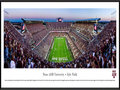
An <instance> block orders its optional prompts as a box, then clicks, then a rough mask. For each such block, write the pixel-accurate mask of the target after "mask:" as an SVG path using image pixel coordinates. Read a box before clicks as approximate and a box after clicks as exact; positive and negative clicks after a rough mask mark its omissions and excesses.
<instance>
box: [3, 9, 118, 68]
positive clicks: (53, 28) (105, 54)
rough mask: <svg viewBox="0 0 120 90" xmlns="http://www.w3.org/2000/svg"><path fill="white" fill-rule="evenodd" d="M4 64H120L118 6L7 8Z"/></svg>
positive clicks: (70, 66)
mask: <svg viewBox="0 0 120 90" xmlns="http://www.w3.org/2000/svg"><path fill="white" fill-rule="evenodd" d="M4 68H116V9H115V8H5V9H4Z"/></svg>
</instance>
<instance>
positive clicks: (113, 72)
mask: <svg viewBox="0 0 120 90" xmlns="http://www.w3.org/2000/svg"><path fill="white" fill-rule="evenodd" d="M112 76H113V78H115V76H116V70H112Z"/></svg>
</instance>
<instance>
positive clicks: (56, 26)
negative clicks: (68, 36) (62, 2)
mask: <svg viewBox="0 0 120 90" xmlns="http://www.w3.org/2000/svg"><path fill="white" fill-rule="evenodd" d="M46 27H47V28H48V29H49V30H66V29H69V28H70V27H71V23H68V22H47V24H46Z"/></svg>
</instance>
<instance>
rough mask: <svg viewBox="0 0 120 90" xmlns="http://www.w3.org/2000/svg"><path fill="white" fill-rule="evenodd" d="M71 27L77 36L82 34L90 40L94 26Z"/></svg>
mask: <svg viewBox="0 0 120 90" xmlns="http://www.w3.org/2000/svg"><path fill="white" fill-rule="evenodd" d="M72 27H73V28H74V29H75V30H76V31H77V33H78V34H82V35H84V36H85V37H87V38H88V39H90V40H92V33H93V30H94V24H73V26H72Z"/></svg>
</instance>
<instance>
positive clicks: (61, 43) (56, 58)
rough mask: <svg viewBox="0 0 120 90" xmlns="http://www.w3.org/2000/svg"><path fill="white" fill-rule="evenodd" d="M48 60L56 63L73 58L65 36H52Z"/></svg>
mask: <svg viewBox="0 0 120 90" xmlns="http://www.w3.org/2000/svg"><path fill="white" fill-rule="evenodd" d="M48 60H49V61H51V62H56V63H61V62H69V61H72V60H73V57H72V53H71V52H70V50H69V48H68V46H67V43H66V38H65V37H55V38H54V41H53V44H52V46H51V48H50V53H49V57H48Z"/></svg>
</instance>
